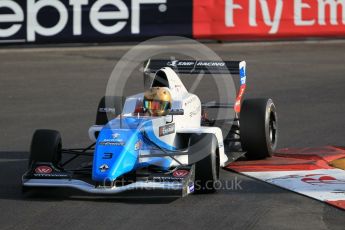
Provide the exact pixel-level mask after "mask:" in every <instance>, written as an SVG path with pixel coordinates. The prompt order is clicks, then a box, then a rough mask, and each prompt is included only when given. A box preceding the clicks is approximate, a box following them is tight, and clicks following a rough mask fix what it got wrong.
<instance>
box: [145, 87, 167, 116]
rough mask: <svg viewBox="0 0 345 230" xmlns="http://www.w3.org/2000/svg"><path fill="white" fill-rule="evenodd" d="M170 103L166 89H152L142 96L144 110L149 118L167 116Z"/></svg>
mask: <svg viewBox="0 0 345 230" xmlns="http://www.w3.org/2000/svg"><path fill="white" fill-rule="evenodd" d="M171 103H172V100H171V94H170V91H169V88H167V87H152V88H151V89H149V90H147V91H146V92H145V94H144V101H143V104H144V110H145V112H146V111H147V112H148V113H149V114H150V115H151V116H165V115H168V114H169V112H170V110H171Z"/></svg>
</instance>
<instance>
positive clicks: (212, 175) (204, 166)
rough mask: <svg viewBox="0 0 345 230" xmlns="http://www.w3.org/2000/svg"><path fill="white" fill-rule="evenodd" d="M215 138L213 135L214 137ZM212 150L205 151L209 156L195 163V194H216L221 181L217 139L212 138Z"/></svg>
mask: <svg viewBox="0 0 345 230" xmlns="http://www.w3.org/2000/svg"><path fill="white" fill-rule="evenodd" d="M212 137H213V135H212ZM211 141H212V145H211V146H212V149H205V150H204V151H208V152H209V154H208V155H207V156H206V157H205V158H203V159H202V160H200V161H198V162H196V163H195V181H194V183H195V185H194V188H195V193H197V194H206V193H214V192H216V182H217V181H218V179H219V168H220V167H219V164H220V162H219V153H218V148H217V140H216V138H214V137H213V138H212V140H211Z"/></svg>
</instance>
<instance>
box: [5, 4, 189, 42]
mask: <svg viewBox="0 0 345 230" xmlns="http://www.w3.org/2000/svg"><path fill="white" fill-rule="evenodd" d="M177 34H178V35H181V36H187V37H191V34H192V0H0V43H65V42H112V41H129V40H143V39H146V38H149V37H155V36H161V35H177Z"/></svg>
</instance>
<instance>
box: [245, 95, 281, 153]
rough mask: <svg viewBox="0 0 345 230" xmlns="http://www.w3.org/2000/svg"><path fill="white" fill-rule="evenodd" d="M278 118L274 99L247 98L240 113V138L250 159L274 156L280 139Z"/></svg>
mask: <svg viewBox="0 0 345 230" xmlns="http://www.w3.org/2000/svg"><path fill="white" fill-rule="evenodd" d="M277 122H278V120H277V114H276V108H275V105H274V103H273V101H272V99H266V98H259V99H246V100H244V101H243V104H242V107H241V113H240V138H241V145H242V149H243V150H244V151H246V157H247V158H248V159H264V158H267V157H270V156H272V154H273V152H274V151H275V149H276V147H277V141H278V123H277Z"/></svg>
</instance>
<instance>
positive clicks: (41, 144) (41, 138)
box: [29, 129, 62, 168]
mask: <svg viewBox="0 0 345 230" xmlns="http://www.w3.org/2000/svg"><path fill="white" fill-rule="evenodd" d="M61 147H62V142H61V135H60V133H59V132H58V131H55V130H46V129H39V130H36V131H35V133H34V135H33V137H32V142H31V148H30V158H29V168H30V167H31V165H32V164H33V163H35V162H48V163H52V164H53V165H54V166H57V167H58V166H59V164H60V162H61Z"/></svg>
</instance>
